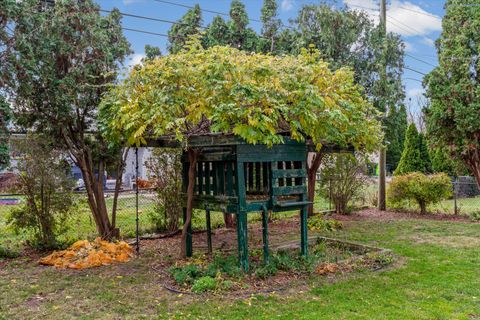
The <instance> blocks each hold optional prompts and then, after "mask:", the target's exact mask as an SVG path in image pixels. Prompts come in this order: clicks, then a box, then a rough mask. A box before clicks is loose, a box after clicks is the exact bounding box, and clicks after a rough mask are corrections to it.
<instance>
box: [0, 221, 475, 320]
mask: <svg viewBox="0 0 480 320" xmlns="http://www.w3.org/2000/svg"><path fill="white" fill-rule="evenodd" d="M325 235H326V236H330V237H336V238H342V239H348V240H353V241H358V242H362V243H365V244H370V245H374V246H379V247H383V248H389V249H392V250H393V252H394V253H395V254H396V255H397V261H396V263H395V264H394V265H393V266H391V267H389V268H387V269H385V270H380V271H377V272H373V271H363V272H353V273H349V274H345V275H336V276H335V277H324V276H312V277H311V278H309V279H308V280H307V281H306V282H305V281H299V282H292V283H291V286H290V287H289V289H288V290H287V291H284V292H283V291H282V292H278V293H275V294H271V295H253V296H245V297H239V296H236V295H235V294H234V293H226V294H218V295H203V296H189V295H179V294H174V293H171V292H168V291H166V290H165V289H163V287H162V285H161V284H162V283H161V281H159V277H158V274H157V273H156V272H155V271H154V270H153V269H152V268H151V266H152V264H154V263H155V259H154V253H155V254H159V253H160V254H161V248H156V247H155V248H154V249H151V250H153V251H148V250H145V251H144V252H143V254H142V255H141V256H140V257H139V258H137V259H134V260H133V261H131V262H129V263H127V264H122V265H116V266H107V267H103V268H97V269H90V270H85V271H81V272H74V271H58V270H55V269H53V268H46V267H40V266H38V265H37V264H36V260H35V259H33V260H31V259H29V258H21V259H17V260H14V261H11V262H9V263H7V264H0V288H2V290H0V319H25V318H42V319H69V318H78V319H138V318H143V319H151V318H158V319H170V318H174V319H195V318H199V319H272V318H278V319H466V320H467V319H478V318H480V269H479V267H480V249H479V248H480V224H475V223H465V222H452V221H433V220H425V219H422V220H417V219H402V220H390V219H389V220H363V219H362V220H358V221H356V220H353V221H346V222H345V228H344V229H343V230H341V231H338V232H335V233H325ZM157 250H158V251H157Z"/></svg>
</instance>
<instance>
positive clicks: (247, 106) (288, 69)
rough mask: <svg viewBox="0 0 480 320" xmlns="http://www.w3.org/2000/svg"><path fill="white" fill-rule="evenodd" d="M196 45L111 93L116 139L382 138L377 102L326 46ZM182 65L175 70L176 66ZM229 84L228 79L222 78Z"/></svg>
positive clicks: (362, 144)
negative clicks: (279, 51)
mask: <svg viewBox="0 0 480 320" xmlns="http://www.w3.org/2000/svg"><path fill="white" fill-rule="evenodd" d="M200 47H201V45H200V42H199V41H197V42H192V43H191V44H190V46H189V49H188V50H185V51H182V52H180V53H179V54H174V55H168V56H165V57H162V58H160V59H155V60H153V61H150V62H147V63H146V64H145V65H144V67H143V68H141V69H138V70H134V71H133V72H132V73H131V74H130V76H129V77H128V78H127V79H125V81H124V82H123V83H122V84H121V85H119V86H117V87H115V88H114V89H112V91H111V92H110V94H109V95H108V96H106V97H105V99H104V101H103V104H102V108H101V115H102V119H104V125H103V126H102V127H104V128H105V129H106V135H107V137H109V139H110V140H111V141H121V140H123V139H127V140H128V141H129V142H130V143H132V144H134V143H136V144H138V145H141V144H142V143H144V142H145V139H146V138H148V137H158V136H165V135H167V136H170V137H172V138H174V139H177V140H179V141H185V139H187V138H188V136H189V135H191V134H198V133H210V132H221V133H231V134H234V135H237V136H239V137H241V138H243V139H245V140H246V141H247V142H249V143H262V144H266V145H273V144H277V143H282V141H283V136H282V134H281V132H285V131H288V132H289V133H290V137H291V138H292V139H294V140H298V141H303V140H305V139H311V141H312V143H313V144H314V145H315V147H316V149H317V150H319V151H320V150H322V148H323V147H324V145H325V144H329V143H335V144H337V145H342V146H346V145H353V146H355V147H357V148H358V149H365V150H371V149H372V148H374V147H375V146H376V145H377V143H378V141H379V138H381V133H380V125H379V123H378V121H377V120H376V119H375V117H376V112H375V110H374V108H373V107H372V106H371V105H370V104H369V103H368V102H367V101H366V100H365V99H364V98H363V96H362V94H361V92H360V90H359V87H358V86H357V85H355V84H354V82H353V73H352V72H351V71H349V70H347V69H339V70H337V71H335V72H332V71H331V70H329V69H328V65H327V64H326V63H325V62H323V61H321V60H319V58H318V52H317V51H312V52H307V51H306V50H303V52H302V54H301V55H299V56H284V57H274V56H271V55H263V54H251V53H248V52H244V51H240V50H237V49H234V48H231V47H220V46H216V47H213V48H209V49H206V50H204V49H201V48H200ZM172 70H175V72H172ZM219 84H221V85H219ZM186 147H187V154H188V157H189V170H188V177H189V183H188V188H187V205H186V207H187V214H186V221H185V224H184V227H183V232H182V241H183V244H182V252H181V253H182V256H185V255H186V251H185V243H186V242H185V241H186V236H187V230H188V228H189V225H190V222H191V216H192V200H193V186H194V177H195V175H194V173H195V165H196V159H197V156H198V152H199V150H198V149H195V148H192V147H188V144H187V146H186Z"/></svg>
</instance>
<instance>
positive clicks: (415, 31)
mask: <svg viewBox="0 0 480 320" xmlns="http://www.w3.org/2000/svg"><path fill="white" fill-rule="evenodd" d="M387 16H388V17H389V18H390V19H392V20H393V21H396V22H397V23H399V24H401V25H403V26H405V27H407V28H408V29H410V30H412V31H413V32H414V33H420V34H421V33H423V32H422V31H420V30H418V29H414V28H412V27H410V26H409V25H406V24H405V23H403V22H402V21H400V20H398V19H395V18H394V17H392V16H390V15H388V14H387ZM390 22H391V23H393V22H392V21H390ZM393 24H394V25H396V26H397V27H398V25H397V24H395V23H393ZM403 30H405V29H403ZM409 32H410V33H411V31H409Z"/></svg>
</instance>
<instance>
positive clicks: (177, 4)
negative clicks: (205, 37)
mask: <svg viewBox="0 0 480 320" xmlns="http://www.w3.org/2000/svg"><path fill="white" fill-rule="evenodd" d="M153 1H156V2H162V3H166V4H171V5H173V6H177V7H182V8H188V9H195V7H194V6H189V5H186V4H183V3H177V2H173V1H166V0H153ZM200 11H204V12H209V13H213V14H219V15H222V16H226V17H229V16H230V15H229V14H228V13H225V12H219V11H213V10H208V9H202V8H200ZM248 20H250V21H254V22H261V21H260V20H256V19H250V18H249V19H248Z"/></svg>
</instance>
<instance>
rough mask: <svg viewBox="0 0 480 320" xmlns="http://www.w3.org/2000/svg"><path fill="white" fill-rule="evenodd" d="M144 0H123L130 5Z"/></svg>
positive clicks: (126, 4)
mask: <svg viewBox="0 0 480 320" xmlns="http://www.w3.org/2000/svg"><path fill="white" fill-rule="evenodd" d="M141 1H142V0H123V4H124V5H125V6H128V5H131V4H133V3H136V2H141Z"/></svg>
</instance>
